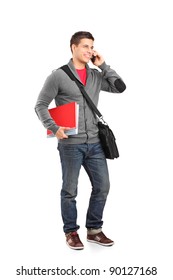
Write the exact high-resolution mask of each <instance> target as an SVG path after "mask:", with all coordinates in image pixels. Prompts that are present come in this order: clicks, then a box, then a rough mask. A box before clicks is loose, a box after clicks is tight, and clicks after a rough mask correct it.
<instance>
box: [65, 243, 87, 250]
mask: <svg viewBox="0 0 173 280" xmlns="http://www.w3.org/2000/svg"><path fill="white" fill-rule="evenodd" d="M66 244H67V246H68V247H69V248H70V249H73V250H83V249H84V246H83V247H73V246H70V245H69V244H68V242H66Z"/></svg>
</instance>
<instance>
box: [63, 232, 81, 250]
mask: <svg viewBox="0 0 173 280" xmlns="http://www.w3.org/2000/svg"><path fill="white" fill-rule="evenodd" d="M66 243H67V245H68V246H69V247H70V248H71V249H74V250H82V249H83V248H84V245H83V244H82V242H81V241H80V238H79V235H78V234H77V232H76V231H73V232H69V233H66Z"/></svg>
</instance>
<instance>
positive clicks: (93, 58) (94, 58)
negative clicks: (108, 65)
mask: <svg viewBox="0 0 173 280" xmlns="http://www.w3.org/2000/svg"><path fill="white" fill-rule="evenodd" d="M95 60H96V56H95V55H93V56H92V57H91V61H92V63H94V61H95Z"/></svg>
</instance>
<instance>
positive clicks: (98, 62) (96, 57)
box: [91, 51, 104, 66]
mask: <svg viewBox="0 0 173 280" xmlns="http://www.w3.org/2000/svg"><path fill="white" fill-rule="evenodd" d="M91 61H92V63H93V64H94V65H95V66H100V65H101V64H102V63H103V62H104V58H103V56H102V55H100V54H99V53H98V52H96V51H94V52H93V56H92V58H91Z"/></svg>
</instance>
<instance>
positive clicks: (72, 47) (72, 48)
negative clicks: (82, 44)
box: [71, 44, 76, 53]
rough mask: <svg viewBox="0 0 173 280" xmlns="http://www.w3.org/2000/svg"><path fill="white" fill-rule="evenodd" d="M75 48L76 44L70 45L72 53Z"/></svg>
mask: <svg viewBox="0 0 173 280" xmlns="http://www.w3.org/2000/svg"><path fill="white" fill-rule="evenodd" d="M75 49H76V45H75V44H72V46H71V50H72V53H73V52H74V51H75Z"/></svg>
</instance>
